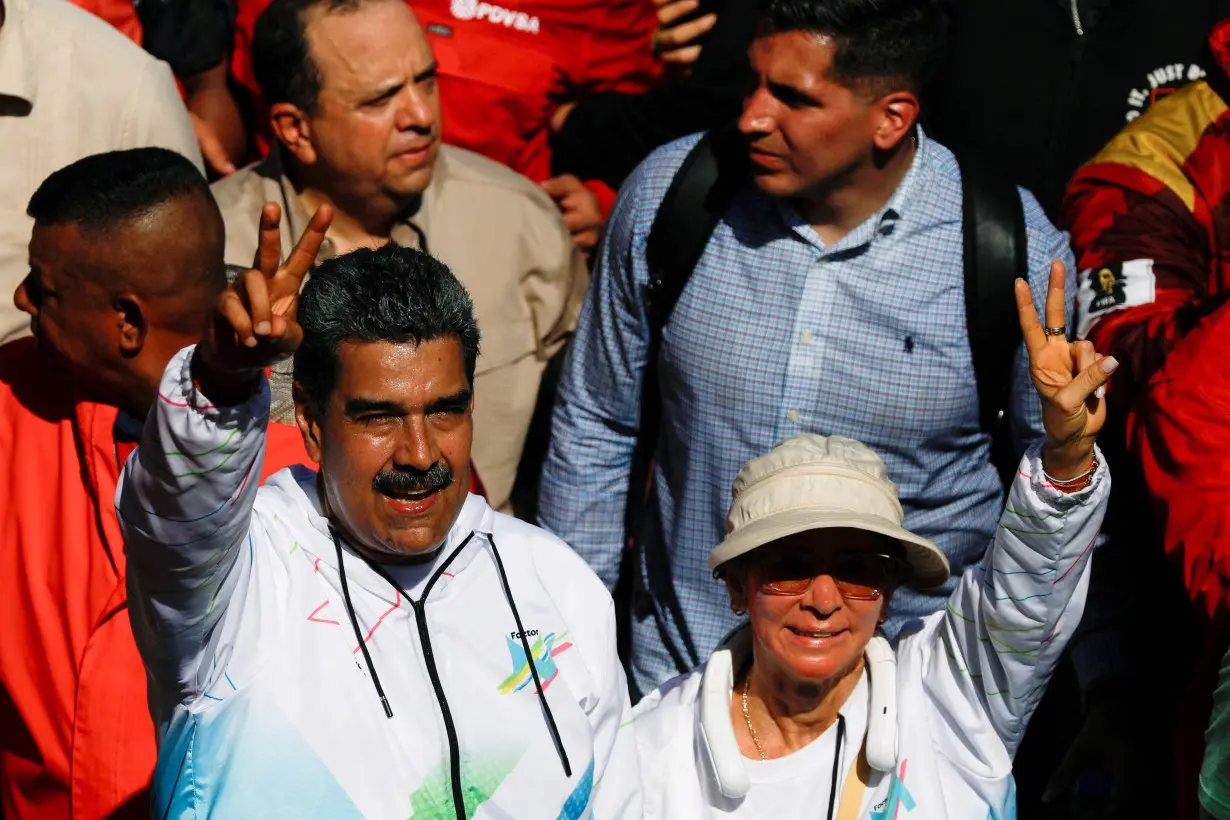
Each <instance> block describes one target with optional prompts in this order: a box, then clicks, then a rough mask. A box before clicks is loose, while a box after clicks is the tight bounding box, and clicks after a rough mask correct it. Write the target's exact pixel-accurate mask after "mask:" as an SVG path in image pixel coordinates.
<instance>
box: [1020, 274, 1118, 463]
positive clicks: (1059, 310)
mask: <svg viewBox="0 0 1230 820" xmlns="http://www.w3.org/2000/svg"><path fill="white" fill-rule="evenodd" d="M1064 305H1065V302H1064V267H1063V263H1062V262H1059V261H1058V260H1057V261H1055V262H1052V263H1051V278H1050V283H1049V285H1048V287H1047V292H1046V307H1045V316H1046V324H1045V325H1043V324H1042V323H1041V322H1040V321H1039V319H1038V313H1037V311H1036V310H1035V309H1034V303H1033V297H1032V296H1031V294H1030V292H1029V284H1028V283H1026V282H1025V280H1023V279H1018V280H1017V281H1016V306H1017V314H1018V316H1019V317H1020V321H1021V333H1022V334H1023V335H1024V337H1025V349H1026V350H1027V351H1028V352H1029V373H1030V375H1031V376H1032V377H1033V381H1034V388H1035V389H1036V390H1037V391H1038V396H1039V398H1040V399H1041V400H1042V424H1043V426H1044V427H1045V428H1046V444H1045V445H1044V446H1043V448H1042V464H1043V467H1044V469H1045V470H1046V474H1047V476H1048V477H1051V478H1052V479H1055V480H1058V481H1060V482H1062V481H1066V480H1068V479H1073V478H1076V477H1079V476H1081V475H1083V474H1085V473H1087V472H1088V471H1089V470H1090V467H1091V465H1092V463H1093V443H1094V439H1096V438H1097V435H1098V431H1099V430H1101V429H1102V425H1103V424H1105V423H1106V400H1105V396H1106V383H1107V382H1108V381H1109V380H1110V374H1111V373H1114V372H1115V368H1117V367H1118V366H1119V362H1117V361H1116V360H1115V359H1114V358H1113V357H1111V356H1100V355H1098V352H1097V351H1096V350H1094V349H1093V345H1092V344H1091V343H1090V342H1086V341H1080V342H1069V341H1068V339H1067V335H1066V333H1067V331H1066V328H1065V326H1064Z"/></svg>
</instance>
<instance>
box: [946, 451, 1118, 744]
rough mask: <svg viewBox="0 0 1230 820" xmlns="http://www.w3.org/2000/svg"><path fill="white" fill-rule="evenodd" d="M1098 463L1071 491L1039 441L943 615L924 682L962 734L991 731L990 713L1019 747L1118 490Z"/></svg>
mask: <svg viewBox="0 0 1230 820" xmlns="http://www.w3.org/2000/svg"><path fill="white" fill-rule="evenodd" d="M1098 462H1099V467H1098V472H1097V475H1096V476H1095V477H1094V480H1093V483H1092V485H1091V486H1089V487H1088V488H1086V489H1084V490H1082V491H1080V492H1078V493H1073V494H1071V495H1067V494H1064V493H1061V492H1060V491H1058V490H1056V489H1055V488H1054V487H1052V486H1050V484H1049V482H1047V481H1046V479H1045V477H1044V475H1043V472H1042V459H1041V444H1040V443H1039V444H1035V445H1034V446H1033V447H1031V448H1030V451H1029V453H1027V454H1026V456H1025V458H1024V459H1022V462H1021V467H1020V470H1019V472H1018V475H1017V478H1016V481H1015V482H1014V483H1013V485H1012V488H1011V490H1010V492H1009V496H1008V503H1007V505H1006V507H1005V509H1004V513H1003V515H1002V516H1001V518H1000V523H999V529H998V530H997V532H996V534H995V539H994V540H993V541H992V542H991V546H990V548H989V549H988V550H987V554H986V556H985V557H984V558H983V560H982V562H981V563H980V564H979V566H978V567H976V568H975V569H972V570H970V571H969V572H966V573H965V575H964V576H962V578H961V580H960V581H959V582H958V584H957V588H956V589H955V590H954V591H953V593H952V596H951V597H949V599H948V603H947V605H946V610H945V612H944V613H942V614H941V615H940V616H939V617H938V618H937V620H936V622H935V629H934V631H933V632H932V633H931V634H930V636H929V639H930V641H931V653H930V656H929V658H928V661H927V664H926V669H925V674H924V679H923V686H924V687H925V689H926V690H927V693H928V695H929V696H930V698H931V699H932V701H933V702H935V703H937V704H938V705H939V706H940V709H941V710H942V711H943V713H944V714H945V717H946V719H947V720H948V721H949V722H951V723H955V724H956V726H957V731H958V732H959V733H960V734H961V735H962V736H963V737H967V738H971V739H973V738H977V737H979V736H980V735H985V733H986V725H987V722H988V721H989V722H990V725H991V727H992V728H993V729H994V730H995V733H996V734H997V735H998V736H999V739H1000V740H1001V741H1002V742H1003V745H1004V747H1005V748H1006V749H1007V751H1008V754H1009V755H1014V754H1015V753H1016V749H1017V746H1018V745H1019V744H1020V741H1021V738H1022V736H1023V735H1024V733H1025V727H1026V725H1027V724H1028V722H1029V718H1030V716H1031V715H1032V714H1033V711H1034V709H1035V708H1036V707H1037V705H1038V701H1039V700H1041V699H1042V695H1043V693H1044V692H1045V691H1046V684H1047V682H1048V681H1049V680H1050V678H1051V674H1052V673H1053V672H1054V669H1055V664H1056V662H1057V661H1058V660H1059V656H1060V654H1061V653H1062V652H1063V650H1064V646H1065V645H1066V644H1067V642H1068V640H1069V638H1071V637H1072V633H1073V631H1074V630H1075V629H1076V626H1077V624H1078V623H1079V622H1080V618H1081V612H1082V610H1083V608H1084V605H1085V592H1086V588H1087V587H1088V583H1089V581H1088V572H1087V570H1088V566H1089V556H1090V553H1091V552H1092V549H1093V544H1094V540H1095V538H1096V537H1097V534H1098V528H1099V527H1100V526H1101V524H1102V516H1103V515H1104V513H1105V510H1106V499H1107V496H1108V495H1109V493H1110V475H1109V473H1108V471H1107V468H1106V463H1105V459H1103V458H1102V456H1101V453H1099V454H1098Z"/></svg>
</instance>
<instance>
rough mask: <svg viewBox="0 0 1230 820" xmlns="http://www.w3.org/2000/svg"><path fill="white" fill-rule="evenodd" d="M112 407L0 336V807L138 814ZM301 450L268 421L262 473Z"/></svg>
mask: <svg viewBox="0 0 1230 820" xmlns="http://www.w3.org/2000/svg"><path fill="white" fill-rule="evenodd" d="M117 414H118V411H117V410H116V408H115V407H112V406H108V405H103V404H96V403H94V402H90V401H85V400H82V399H81V398H80V397H77V396H74V394H73V390H72V387H71V385H70V384H69V383H68V381H67V380H66V379H65V377H64V375H63V374H62V373H61V372H60V371H58V370H57V369H56V367H55V366H54V365H53V364H52V363H51V362H50V361H49V360H48V359H46V358H45V357H43V356H42V355H40V354H39V353H38V352H37V350H36V349H35V346H34V343H33V340H32V339H28V338H27V339H20V340H18V341H15V342H11V343H9V344H7V345H4V346H3V347H0V630H2V632H0V636H2V637H0V816H3V817H5V818H47V820H52V819H53V818H55V820H62V818H67V817H72V818H102V817H112V818H114V817H134V818H135V817H149V811H150V809H149V795H148V792H147V786H148V784H149V780H150V776H151V775H152V773H153V771H154V758H155V749H154V726H153V723H152V721H151V720H150V716H149V708H148V705H147V702H146V691H145V669H144V667H143V666H142V664H141V658H140V656H139V655H138V654H137V647H136V644H135V643H134V641H133V637H132V629H131V627H130V626H129V623H128V609H127V593H126V589H125V582H124V569H125V556H124V547H123V541H122V539H121V536H120V530H119V524H118V522H117V520H116V516H115V506H114V498H115V488H116V482H117V481H118V479H119V468H120V463H119V458H120V454H119V448H118V447H117V442H116V440H115V437H114V431H115V422H116V416H117ZM301 462H302V463H309V462H308V461H307V455H306V453H305V452H304V449H303V439H302V436H301V435H300V434H299V431H298V429H296V428H294V427H291V426H288V425H280V424H279V425H271V426H270V428H269V440H268V445H267V449H266V453H265V463H264V471H263V473H262V477H264V476H268V475H270V474H272V473H274V472H276V471H277V470H279V469H281V468H282V467H285V466H287V465H289V464H296V463H301Z"/></svg>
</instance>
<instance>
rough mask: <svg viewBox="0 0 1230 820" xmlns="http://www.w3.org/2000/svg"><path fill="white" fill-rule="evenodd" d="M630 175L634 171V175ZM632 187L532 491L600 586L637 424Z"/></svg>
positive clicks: (639, 354)
mask: <svg viewBox="0 0 1230 820" xmlns="http://www.w3.org/2000/svg"><path fill="white" fill-rule="evenodd" d="M634 180H635V178H634ZM641 196H642V191H641V190H640V186H638V185H635V184H632V182H630V184H629V186H628V189H627V190H626V191H625V192H624V194H623V195H622V196H621V197H620V198H619V200H618V201H617V202H616V204H615V208H614V210H613V211H612V214H611V221H610V223H609V224H608V228H607V235H606V238H605V239H604V240H603V243H602V246H601V248H600V249H599V251H598V259H597V263H596V267H595V270H594V275H593V281H592V282H591V284H590V288H589V292H588V294H586V297H585V304H584V307H583V308H582V309H581V317H580V320H579V321H578V323H577V330H576V334H575V335H574V337H573V340H572V344H571V345H570V346H569V348H568V353H567V356H566V358H565V361H564V372H563V375H562V377H561V380H560V387H559V392H558V394H557V396H556V404H555V410H554V413H553V417H552V422H551V444H550V447H549V448H548V451H547V458H546V462H545V464H544V465H543V473H542V483H541V487H540V491H539V493H540V494H539V509H538V517H539V523H540V524H541V525H542V526H543V527H544V528H546V529H547V530H549V531H550V532H553V533H555V534H556V535H558V536H559V537H560V538H562V539H563V540H564V541H566V542H567V543H568V544H569V545H571V546H572V548H573V549H574V550H576V551H577V552H578V553H579V554H580V555H581V557H583V558H584V559H585V560H586V562H588V563H589V565H590V567H592V568H593V570H594V571H595V572H597V573H598V575H599V577H601V578H602V580H603V582H604V583H605V584H606V585H607V588H608V589H614V587H615V583H616V581H617V580H618V576H619V559H620V555H621V553H622V550H623V540H624V531H623V529H624V528H623V515H624V505H625V503H626V502H627V497H628V492H627V490H628V488H627V482H628V473H629V470H630V469H631V465H632V453H633V450H634V449H635V447H636V438H637V432H638V430H639V424H640V401H641V379H642V375H643V371H644V369H645V356H646V347H647V343H648V325H647V322H646V320H645V316H644V310H643V305H642V304H641V301H640V292H641V289H642V288H641V286H638V285H637V284H636V280H637V279H639V281H640V282H642V283H643V282H644V281H645V280H646V277H647V274H646V272H645V262H644V258H645V254H644V249H645V236H644V235H643V227H644V224H645V223H646V222H647V221H648V218H651V217H652V214H649V216H648V217H646V215H645V214H643V213H642V210H643V209H642V208H641V205H640V201H641Z"/></svg>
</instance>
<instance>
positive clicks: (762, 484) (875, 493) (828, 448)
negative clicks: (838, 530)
mask: <svg viewBox="0 0 1230 820" xmlns="http://www.w3.org/2000/svg"><path fill="white" fill-rule="evenodd" d="M904 517H905V515H904V513H903V512H902V509H901V502H900V501H899V500H898V499H897V485H896V484H894V483H893V482H891V481H889V480H888V468H887V467H885V466H884V462H883V461H881V460H880V457H879V456H877V455H876V454H875V453H873V452H872V451H871V450H870V449H868V448H867V447H866V446H865V445H863V444H861V443H860V442H857V441H855V440H854V439H849V438H843V437H842V436H818V435H814V434H807V435H800V436H794V437H792V438H788V439H786V440H785V441H783V442H782V443H781V444H779V445H777V446H776V447H774V448H773V449H772V450H770V451H769V452H768V453H766V454H765V455H763V456H760V457H759V458H755V459H753V460H751V461H749V462H748V463H747V466H745V467H744V468H743V469H742V470H740V471H739V476H738V477H737V478H736V479H735V489H734V502H733V503H732V504H731V505H730V513H729V515H728V516H727V518H726V532H727V536H726V539H725V540H724V541H722V543H721V544H718V545H717V547H715V548H714V550H713V551H712V552H711V553H709V568H710V569H717V568H718V567H719V566H721V565H722V564H724V563H726V562H727V561H729V560H730V559H732V558H736V557H738V556H740V555H743V554H744V553H747V552H750V551H752V550H754V549H756V548H757V547H760V546H763V545H765V544H768V543H771V542H773V541H777V540H778V539H780V538H785V537H786V536H788V535H794V534H796V533H800V532H807V531H808V530H819V529H829V528H833V527H849V528H853V529H858V530H870V531H871V532H877V533H879V534H881V535H886V536H888V537H889V538H894V539H896V540H898V541H900V542H901V546H902V547H904V548H905V556H906V560H907V561H909V563H910V566H911V567H913V569H914V577H913V578H912V579H911V580H910V582H909V585H910V586H912V587H917V588H919V589H926V588H928V587H935V586H939V585H940V584H942V583H944V581H946V580H948V559H947V558H945V557H944V553H942V552H941V551H940V548H939V547H937V546H936V545H935V544H933V543H931V542H930V541H928V540H927V539H925V538H920V537H919V536H917V535H915V534H914V533H912V532H910V531H909V530H907V529H905V528H904V527H903V526H902V521H903V520H904Z"/></svg>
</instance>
